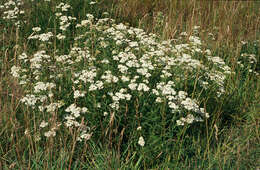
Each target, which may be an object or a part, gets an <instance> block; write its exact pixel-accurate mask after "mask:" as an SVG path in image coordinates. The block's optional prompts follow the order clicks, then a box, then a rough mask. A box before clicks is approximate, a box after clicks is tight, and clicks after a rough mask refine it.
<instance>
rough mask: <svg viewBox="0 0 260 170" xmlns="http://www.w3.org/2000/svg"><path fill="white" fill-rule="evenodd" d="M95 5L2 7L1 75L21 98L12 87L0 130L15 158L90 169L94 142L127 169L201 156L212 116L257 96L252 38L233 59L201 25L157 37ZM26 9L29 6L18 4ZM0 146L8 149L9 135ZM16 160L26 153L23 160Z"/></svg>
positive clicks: (221, 116) (213, 124) (228, 113)
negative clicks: (199, 141)
mask: <svg viewBox="0 0 260 170" xmlns="http://www.w3.org/2000/svg"><path fill="white" fill-rule="evenodd" d="M97 5H98V4H97V2H94V1H78V2H74V1H66V2H65V1H64V2H60V1H48V0H45V1H44V2H42V3H40V2H37V1H36V2H32V3H29V2H27V1H6V2H5V3H3V5H1V10H2V11H4V12H3V16H2V19H1V22H2V23H4V24H5V30H6V32H8V31H11V30H15V32H16V34H15V35H14V36H15V41H14V42H13V43H10V44H9V45H10V46H12V48H13V49H12V50H11V48H10V49H9V47H7V46H4V45H5V44H6V43H5V42H4V40H3V49H2V51H6V50H7V49H9V50H10V54H9V55H11V54H12V55H13V58H11V59H10V58H6V57H3V58H1V62H2V63H7V62H6V61H5V60H8V63H11V64H8V66H4V64H2V65H1V69H5V70H8V71H9V72H10V73H7V72H5V74H9V75H11V76H12V78H9V79H10V80H9V81H12V83H13V84H14V86H15V87H19V88H20V90H21V92H19V96H18V95H16V94H13V95H16V97H17V98H16V99H15V101H16V102H17V103H16V104H17V106H16V110H15V111H13V115H11V116H10V117H11V118H15V124H17V125H16V126H15V127H16V128H15V129H13V130H6V132H2V133H4V134H5V135H8V134H15V137H14V138H15V139H13V140H12V141H15V142H17V143H19V141H20V142H21V143H23V144H24V145H25V146H27V147H25V148H20V151H17V150H16V152H17V153H21V154H23V155H18V161H17V162H18V163H19V164H22V165H23V164H25V165H27V164H32V165H31V166H32V167H36V166H39V167H46V166H45V161H47V162H54V164H55V162H56V161H61V162H63V164H59V165H57V167H64V166H67V167H69V168H73V166H75V167H81V168H84V166H86V165H87V164H89V165H91V166H93V167H97V165H95V163H93V159H95V158H96V155H97V154H96V150H95V149H96V148H95V147H96V146H95V145H94V146H93V143H94V144H95V143H96V144H97V145H99V144H100V145H101V148H102V147H107V148H109V149H108V150H109V151H111V153H110V152H109V153H105V154H108V155H110V154H112V155H113V153H114V152H115V151H117V153H118V154H119V155H120V157H119V158H116V159H115V160H112V159H111V160H107V161H108V163H109V164H111V162H110V161H115V162H114V164H115V165H117V164H121V163H120V161H125V160H126V165H129V166H133V167H134V168H140V167H142V168H151V167H156V166H157V165H158V164H161V163H162V162H167V163H169V164H170V165H171V164H172V165H176V166H178V164H180V162H182V161H184V162H186V161H189V159H191V158H194V157H195V156H196V155H200V153H197V152H198V150H196V146H195V144H194V141H195V140H194V138H199V137H205V138H207V140H205V141H204V142H205V146H203V147H202V148H201V150H207V151H209V147H210V145H212V144H213V143H214V142H217V141H218V140H219V139H218V138H219V136H218V126H220V125H221V123H222V121H219V120H223V121H224V120H227V118H228V119H230V118H232V119H233V118H234V117H238V118H241V116H237V115H236V114H238V113H241V112H242V109H249V108H248V107H247V106H245V107H243V105H250V104H254V103H255V102H253V101H256V99H257V95H255V94H254V93H248V91H246V89H247V88H248V87H251V90H253V91H255V92H258V91H257V87H256V86H257V85H259V84H258V83H259V82H258V81H257V79H256V77H257V76H259V70H258V66H259V50H258V48H259V45H258V44H257V41H255V42H254V43H253V44H251V43H245V44H244V46H242V49H241V52H240V54H239V57H238V61H235V62H233V63H232V62H231V58H230V56H221V55H217V53H216V52H213V51H212V50H211V49H210V48H208V47H207V45H205V44H206V42H204V41H202V40H201V38H200V27H199V26H195V27H194V28H193V31H192V33H190V34H187V33H186V32H181V33H180V35H179V38H177V39H169V40H164V41H163V40H161V39H160V37H159V36H157V35H155V34H152V33H150V34H148V33H146V32H145V31H144V30H142V29H140V28H135V27H131V26H129V25H126V24H123V23H117V22H115V20H113V19H111V18H108V17H106V16H107V15H109V14H108V13H101V12H100V11H98V12H97V9H98V8H97V7H98V6H97ZM26 6H30V10H29V9H27V10H23V7H24V8H26ZM29 12H30V13H29ZM36 15H37V16H39V17H38V18H37V19H35V18H34V17H35V16H36ZM28 21H30V23H28ZM6 32H4V31H3V33H2V34H3V36H7V34H6ZM11 32H13V31H11ZM19 35H21V36H22V37H19ZM212 36H213V35H212ZM9 50H8V51H9ZM2 54H4V53H3V52H2ZM218 54H221V52H220V53H218ZM227 54H228V53H226V52H224V53H223V55H227ZM6 67H7V68H6ZM1 76H2V77H4V76H3V75H1ZM238 77H239V78H238ZM240 77H241V78H240ZM237 84H238V87H240V86H241V89H239V90H238V91H237V90H236V89H235V88H236V87H237ZM244 84H246V86H245V85H244ZM232 86H235V87H232ZM9 90H10V89H7V92H8V91H9ZM258 90H259V89H258ZM11 91H12V92H13V91H14V88H13V89H11ZM8 93H9V92H8ZM17 94H18V93H17ZM249 94H250V95H249ZM256 94H257V93H256ZM7 96H8V95H7ZM241 97H242V98H243V100H241ZM6 98H8V97H6ZM8 99H9V98H8ZM246 99H248V100H246ZM3 100H5V98H3ZM15 101H14V99H13V98H12V101H11V103H14V102H15ZM6 102H7V101H6ZM9 102H10V101H9ZM3 106H5V107H8V106H7V105H3ZM5 117H7V116H5ZM242 117H243V116H242ZM7 119H8V118H7ZM6 122H8V121H7V120H6ZM10 126H11V125H10ZM221 126H222V125H221ZM7 128H9V125H8V124H7V125H6V127H5V129H7ZM213 128H215V129H213ZM212 129H213V130H212ZM200 133H201V134H200ZM213 133H215V136H214V137H212V136H213ZM19 137H22V139H19ZM1 145H3V146H7V147H9V142H7V143H1ZM188 146H192V147H190V148H189V147H188ZM1 148H2V152H3V147H1ZM61 148H62V151H61V152H60V153H58V154H57V153H55V151H59V150H60V149H61ZM97 150H98V149H97ZM7 152H8V151H4V153H6V154H5V156H8V155H9V153H7ZM88 152H89V153H88ZM98 152H101V151H98ZM35 153H37V154H39V155H37V154H35ZM32 155H33V156H32ZM43 155H44V156H43ZM12 156H14V155H12ZM19 157H26V158H28V157H29V158H28V159H25V160H24V162H21V161H20V160H21V158H19ZM91 157H92V158H91ZM93 157H94V158H93ZM115 157H116V156H115ZM12 159H14V160H15V159H16V158H15V157H12ZM31 159H33V160H34V161H35V160H42V162H40V163H38V164H36V163H35V162H34V163H31V161H33V160H31ZM98 159H100V160H102V159H103V158H98ZM10 160H11V159H9V161H10ZM79 160H80V161H79ZM91 160H92V161H91ZM82 162H84V163H85V165H84V163H82ZM129 162H130V163H129ZM18 163H16V164H17V166H18ZM203 164H204V163H203ZM205 164H206V165H207V163H205ZM22 165H21V166H22ZM51 165H52V163H50V165H49V164H48V166H51ZM206 165H205V166H206ZM111 166H114V165H111ZM200 166H201V165H200ZM214 166H216V165H214ZM120 167H124V165H119V168H120Z"/></svg>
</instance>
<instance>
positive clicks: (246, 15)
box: [112, 0, 260, 47]
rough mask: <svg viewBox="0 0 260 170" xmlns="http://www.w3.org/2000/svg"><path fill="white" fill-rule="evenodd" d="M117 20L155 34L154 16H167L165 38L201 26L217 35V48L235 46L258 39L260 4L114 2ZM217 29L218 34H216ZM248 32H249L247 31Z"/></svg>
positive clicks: (174, 0)
mask: <svg viewBox="0 0 260 170" xmlns="http://www.w3.org/2000/svg"><path fill="white" fill-rule="evenodd" d="M112 1H113V4H114V7H115V8H116V16H117V17H119V18H123V19H124V20H126V21H128V22H129V23H130V24H133V25H136V26H137V23H138V24H139V26H140V27H142V28H145V29H146V30H147V31H152V32H156V31H158V30H155V29H154V28H155V25H156V23H155V19H154V18H155V15H156V14H157V12H158V11H161V12H163V13H164V15H165V20H164V25H163V27H162V28H161V30H159V31H160V32H162V35H163V38H173V37H175V36H176V35H177V34H178V32H180V31H187V32H188V33H190V32H191V30H192V28H193V26H195V25H200V26H201V28H202V30H204V31H205V33H206V34H207V33H210V32H211V33H217V35H216V41H215V43H214V45H216V46H219V45H223V44H224V45H228V46H231V47H232V46H235V45H236V44H237V42H239V41H242V40H244V41H245V40H248V39H255V37H257V36H259V35H260V34H259V30H260V14H259V8H260V2H257V1H205V0H201V1H198V0H182V1H179V0H156V1H154V0H143V1H140V0H124V1H122V0H112ZM216 28H217V30H215V29H216ZM245 28H246V29H245Z"/></svg>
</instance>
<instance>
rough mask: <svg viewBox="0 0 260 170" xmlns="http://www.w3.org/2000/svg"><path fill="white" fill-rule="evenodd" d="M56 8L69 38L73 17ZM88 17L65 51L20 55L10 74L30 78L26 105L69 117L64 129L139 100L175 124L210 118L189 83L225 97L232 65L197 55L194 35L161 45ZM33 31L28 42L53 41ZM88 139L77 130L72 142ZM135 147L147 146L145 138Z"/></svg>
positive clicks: (107, 21)
mask: <svg viewBox="0 0 260 170" xmlns="http://www.w3.org/2000/svg"><path fill="white" fill-rule="evenodd" d="M56 9H57V11H58V12H56V17H58V19H59V20H58V21H59V24H60V30H61V33H59V34H58V35H57V37H56V38H58V39H60V40H62V39H66V36H65V32H64V31H66V30H67V28H68V27H69V26H70V24H71V21H72V20H74V18H73V17H71V16H66V15H64V13H67V12H68V10H69V9H71V6H70V5H68V4H65V3H61V4H59V5H58V6H57V7H56ZM86 17H87V18H86V19H83V20H82V21H79V23H78V25H77V26H76V28H78V29H77V33H76V34H77V35H76V38H75V39H74V40H75V42H74V44H73V45H71V46H72V47H71V49H70V52H68V53H66V54H63V53H60V52H59V51H58V52H57V53H58V54H56V51H55V50H56V47H55V48H54V47H53V50H54V51H55V53H54V54H53V53H52V54H49V53H48V50H46V51H45V50H40V51H37V52H35V53H33V55H32V56H30V57H28V56H27V55H26V53H22V54H21V55H20V56H19V57H18V59H19V60H20V62H21V63H22V64H21V65H19V66H18V65H17V66H13V67H12V69H11V73H12V75H13V76H14V77H16V78H18V79H21V80H23V81H25V80H26V78H27V77H26V76H25V77H22V76H24V74H25V73H28V77H29V76H30V77H29V78H30V82H31V83H32V84H31V85H30V86H29V87H30V89H32V90H28V91H26V92H27V94H26V95H25V97H24V98H23V99H22V102H23V103H25V104H26V105H28V106H31V107H32V108H37V109H38V110H39V111H41V112H44V113H46V112H47V113H49V115H55V114H58V113H60V112H63V113H64V111H65V112H67V114H66V115H65V117H64V119H65V121H64V125H65V126H66V127H67V128H69V129H73V128H75V129H76V130H77V129H80V128H82V126H83V124H85V122H87V121H89V120H88V118H89V117H88V116H89V115H90V114H84V113H90V112H91V118H93V119H94V118H95V117H98V116H102V118H104V119H105V120H107V119H108V118H109V116H107V115H108V114H109V113H113V114H112V115H111V116H110V119H112V117H113V115H114V113H115V114H120V113H122V110H123V111H124V112H125V110H127V109H128V107H129V108H130V109H129V110H131V112H133V111H132V110H134V109H133V108H134V107H135V106H136V107H137V105H139V104H140V106H139V108H141V109H142V107H147V106H141V103H142V102H143V101H145V102H143V103H145V104H148V103H149V104H151V103H155V104H151V105H149V106H148V107H147V109H148V111H149V109H150V110H152V109H157V108H158V105H160V106H163V107H165V112H166V113H167V114H170V116H172V117H173V118H174V119H175V120H176V119H177V121H176V124H177V125H184V124H185V123H187V124H191V123H194V122H200V121H203V120H204V119H205V118H208V117H209V114H208V113H206V111H205V109H204V108H200V104H199V102H198V101H200V98H199V97H198V96H196V94H195V96H194V94H188V93H187V92H188V91H189V89H187V88H190V87H186V84H188V83H189V81H193V82H194V81H195V80H196V79H198V82H199V83H198V86H199V87H200V88H201V89H202V90H209V89H210V85H212V84H214V85H215V84H217V88H218V91H219V92H220V94H223V93H224V92H225V88H224V87H225V86H224V81H225V78H226V76H225V75H226V74H229V73H230V68H229V67H228V66H227V65H226V64H225V62H224V61H223V60H222V59H220V58H219V57H213V56H211V52H210V50H208V49H207V50H202V48H201V44H202V41H201V40H200V39H199V37H197V36H195V35H192V36H190V37H189V38H188V39H187V40H188V42H187V43H186V44H184V43H179V44H173V43H172V41H171V40H167V41H159V38H158V37H157V36H156V35H155V34H147V33H145V32H144V31H143V30H142V29H138V28H133V27H128V26H126V25H124V24H122V23H120V24H115V22H114V21H113V20H112V19H108V18H104V19H99V20H95V18H94V17H93V15H91V14H87V16H86ZM83 27H84V29H83ZM196 29H198V28H196ZM32 30H33V34H32V35H31V36H30V37H29V39H39V40H40V41H44V42H45V41H52V40H54V39H53V38H51V37H53V35H54V34H53V33H51V32H49V33H43V34H39V32H40V31H41V28H39V27H34V28H33V29H32ZM43 31H44V30H43ZM93 35H95V37H96V39H95V40H93ZM183 36H187V34H183ZM182 39H183V38H182ZM92 41H93V42H92ZM93 44H95V45H93ZM50 47H52V44H50ZM108 47H109V48H108ZM50 51H51V50H50ZM196 53H199V54H201V55H203V56H204V57H205V58H206V59H207V62H211V63H213V64H215V65H214V67H207V66H205V63H204V61H203V60H202V59H200V58H196V56H201V55H195V54H196ZM188 80H189V81H188ZM27 83H29V81H27ZM54 88H55V90H54ZM186 91H187V92H186ZM43 94H44V95H43ZM191 96H192V97H191ZM196 97H197V98H196ZM139 101H140V103H137V102H139ZM63 106H66V107H65V108H64V107H63ZM126 107H127V108H126ZM136 110H137V109H136ZM136 112H137V111H136ZM144 114H146V113H144ZM104 116H105V117H104ZM106 116H107V117H106ZM116 116H118V115H116ZM119 116H120V115H119ZM57 117H58V116H57ZM47 123H49V124H50V122H45V123H44V122H43V123H42V124H40V127H41V128H44V127H47V126H48V127H52V125H50V126H49V124H47ZM54 127H55V126H54ZM140 129H141V128H138V130H140ZM55 135H56V129H53V128H51V129H50V130H49V131H48V132H46V133H45V136H46V137H52V136H55ZM92 135H93V133H92V132H91V131H90V130H80V134H79V136H78V138H77V139H78V140H79V141H81V140H89V139H90V138H91V136H92ZM138 144H139V145H140V146H144V145H145V141H144V138H143V137H142V136H140V137H139V140H138Z"/></svg>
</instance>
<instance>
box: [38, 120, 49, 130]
mask: <svg viewBox="0 0 260 170" xmlns="http://www.w3.org/2000/svg"><path fill="white" fill-rule="evenodd" d="M46 126H48V122H45V121H42V122H41V124H40V128H44V127H46Z"/></svg>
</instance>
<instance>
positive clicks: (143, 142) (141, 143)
mask: <svg viewBox="0 0 260 170" xmlns="http://www.w3.org/2000/svg"><path fill="white" fill-rule="evenodd" d="M138 144H139V145H140V146H142V147H143V146H144V144H145V141H144V138H143V137H142V136H140V137H139V140H138Z"/></svg>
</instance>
